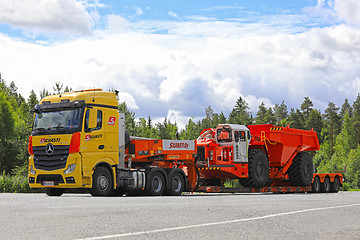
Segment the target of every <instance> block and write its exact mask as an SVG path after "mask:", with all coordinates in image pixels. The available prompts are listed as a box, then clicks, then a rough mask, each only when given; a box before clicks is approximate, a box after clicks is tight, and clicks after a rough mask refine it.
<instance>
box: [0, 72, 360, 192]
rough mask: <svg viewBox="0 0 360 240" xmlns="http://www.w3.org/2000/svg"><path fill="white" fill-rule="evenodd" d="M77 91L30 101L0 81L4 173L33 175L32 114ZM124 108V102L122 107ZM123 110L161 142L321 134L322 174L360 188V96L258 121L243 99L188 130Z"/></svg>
mask: <svg viewBox="0 0 360 240" xmlns="http://www.w3.org/2000/svg"><path fill="white" fill-rule="evenodd" d="M69 91H71V88H69V87H68V86H65V87H64V86H63V84H61V83H55V85H54V87H53V89H52V90H51V91H49V90H46V89H43V90H42V91H41V92H40V93H39V98H38V97H37V94H36V93H35V92H34V91H33V90H32V91H31V93H30V95H29V96H28V97H27V98H26V99H25V98H24V97H23V96H21V94H19V93H18V91H17V87H16V86H15V84H14V82H11V83H10V84H6V82H5V81H4V80H3V79H2V78H1V75H0V170H1V172H4V173H6V174H19V173H20V174H23V175H26V174H27V164H28V153H27V144H28V137H29V135H30V134H31V126H32V123H31V121H32V116H31V114H30V109H32V108H33V107H34V106H35V105H36V104H37V103H38V102H39V99H41V98H43V97H45V96H47V95H51V94H59V93H62V92H69ZM120 102H121V101H120ZM119 110H121V111H122V112H124V113H125V115H126V118H125V119H126V120H125V121H126V122H125V124H126V129H127V130H128V131H129V133H130V135H132V136H138V137H147V138H159V139H175V138H176V137H178V138H179V139H196V138H197V137H198V136H199V134H200V132H201V131H202V130H203V129H204V128H215V127H216V126H217V125H218V124H220V123H233V124H243V125H249V124H266V123H271V124H273V125H277V126H284V127H285V126H287V125H289V126H290V127H292V128H298V129H306V130H310V129H314V130H315V131H316V132H317V133H318V137H319V141H320V150H319V151H316V152H314V153H313V154H312V155H313V160H314V164H315V167H316V170H317V172H335V171H336V172H342V173H344V175H345V181H346V183H347V184H348V185H350V187H351V188H360V94H358V96H357V98H356V100H355V101H354V102H353V103H350V102H349V100H348V99H345V100H344V103H343V104H342V106H341V107H339V106H336V104H335V103H334V102H331V101H330V102H329V103H328V106H327V108H326V109H325V111H324V113H322V112H321V111H320V110H318V109H316V107H315V106H314V104H313V102H312V101H311V99H310V98H309V97H305V98H304V100H303V102H302V103H301V104H300V106H299V108H298V109H294V108H290V109H288V107H287V106H286V104H285V102H284V101H282V103H280V104H275V106H274V107H273V108H272V107H266V106H265V104H264V103H261V104H260V106H259V108H258V111H257V113H256V115H253V114H252V113H251V112H250V111H249V110H250V109H249V106H248V103H247V102H246V101H245V99H243V98H242V97H241V96H240V97H239V98H238V99H237V101H236V102H235V105H234V107H233V109H232V111H231V112H230V114H229V115H228V116H225V114H224V113H223V112H221V113H215V112H214V110H213V109H212V108H211V106H208V107H206V108H205V117H204V118H203V119H201V120H198V121H195V118H194V117H191V118H189V120H188V122H187V124H186V126H185V128H184V129H179V127H178V126H177V124H176V122H174V123H173V122H171V121H170V120H169V119H166V118H164V120H163V121H162V122H158V123H154V122H153V121H152V119H151V117H150V116H149V117H148V118H136V116H135V113H134V112H131V111H130V110H129V109H128V107H127V105H126V103H125V102H121V103H120V104H119Z"/></svg>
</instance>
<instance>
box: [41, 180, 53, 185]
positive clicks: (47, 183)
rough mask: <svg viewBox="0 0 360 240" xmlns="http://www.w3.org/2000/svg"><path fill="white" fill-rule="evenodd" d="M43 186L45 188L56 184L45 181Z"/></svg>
mask: <svg viewBox="0 0 360 240" xmlns="http://www.w3.org/2000/svg"><path fill="white" fill-rule="evenodd" d="M43 185H44V186H54V185H55V184H54V182H53V181H44V182H43Z"/></svg>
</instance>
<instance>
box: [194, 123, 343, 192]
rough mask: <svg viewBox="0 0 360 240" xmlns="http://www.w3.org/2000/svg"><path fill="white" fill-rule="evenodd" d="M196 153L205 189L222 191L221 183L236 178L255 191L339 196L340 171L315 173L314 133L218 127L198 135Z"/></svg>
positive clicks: (264, 127) (268, 126)
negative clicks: (331, 193)
mask: <svg viewBox="0 0 360 240" xmlns="http://www.w3.org/2000/svg"><path fill="white" fill-rule="evenodd" d="M197 149H198V150H197V153H198V161H197V165H198V169H199V174H200V177H201V179H202V182H203V186H202V187H200V189H201V190H204V191H221V190H222V189H224V188H222V187H221V186H222V182H223V181H224V180H225V179H239V180H240V182H241V184H242V185H243V186H244V187H249V188H251V191H253V192H256V191H260V192H309V191H312V192H338V191H339V188H340V186H341V185H342V183H343V175H342V174H340V173H327V174H314V169H313V162H312V159H311V156H310V154H309V153H308V151H316V150H319V141H318V138H317V135H316V132H314V131H313V130H311V131H306V130H299V129H293V128H289V127H274V126H273V125H271V124H263V125H249V126H243V125H235V124H220V125H219V126H218V127H217V128H216V129H211V128H210V129H204V130H203V131H202V133H201V135H200V137H199V138H198V139H197ZM207 185H208V186H207ZM212 185H217V187H214V186H212Z"/></svg>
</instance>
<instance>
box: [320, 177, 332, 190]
mask: <svg viewBox="0 0 360 240" xmlns="http://www.w3.org/2000/svg"><path fill="white" fill-rule="evenodd" d="M320 192H322V193H328V192H330V180H329V178H325V179H324V182H323V183H321V184H320Z"/></svg>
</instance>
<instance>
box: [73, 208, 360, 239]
mask: <svg viewBox="0 0 360 240" xmlns="http://www.w3.org/2000/svg"><path fill="white" fill-rule="evenodd" d="M354 206H360V203H355V204H349V205H341V206H332V207H321V208H310V209H304V210H299V211H293V212H284V213H277V214H270V215H265V216H261V217H252V218H243V219H235V220H229V221H222V222H212V223H202V224H195V225H188V226H181V227H171V228H162V229H154V230H148V231H141V232H132V233H122V234H115V235H108V236H101V237H89V238H82V239H78V240H98V239H111V238H121V237H129V236H137V235H143V234H151V233H159V232H170V231H177V230H183V229H189V228H201V227H208V226H214V225H222V224H229V223H239V222H248V221H254V220H261V219H266V218H274V217H279V216H286V215H292V214H298V213H305V212H313V211H320V210H328V209H336V208H346V207H354Z"/></svg>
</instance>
